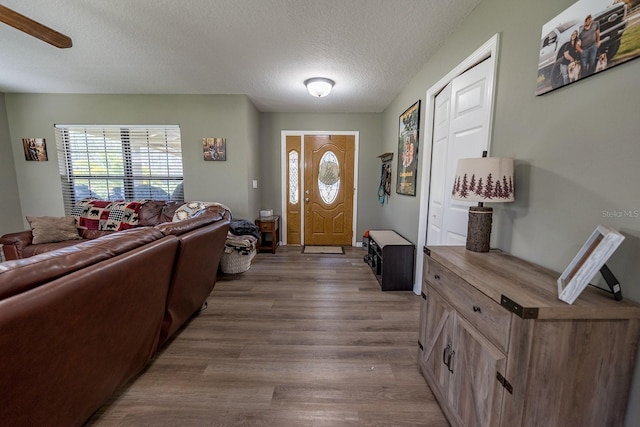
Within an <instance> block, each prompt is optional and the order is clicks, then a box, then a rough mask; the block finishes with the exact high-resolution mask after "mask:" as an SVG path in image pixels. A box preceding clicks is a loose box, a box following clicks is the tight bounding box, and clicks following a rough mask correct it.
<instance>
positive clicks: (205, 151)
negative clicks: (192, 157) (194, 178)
mask: <svg viewBox="0 0 640 427" xmlns="http://www.w3.org/2000/svg"><path fill="white" fill-rule="evenodd" d="M202 155H203V158H204V160H205V161H213V162H215V161H225V160H227V140H226V138H202Z"/></svg>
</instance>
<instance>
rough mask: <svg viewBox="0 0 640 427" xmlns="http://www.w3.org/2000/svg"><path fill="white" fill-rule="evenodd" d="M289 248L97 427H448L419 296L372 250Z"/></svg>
mask: <svg viewBox="0 0 640 427" xmlns="http://www.w3.org/2000/svg"><path fill="white" fill-rule="evenodd" d="M345 252H346V253H345V254H344V255H327V254H306V255H305V254H302V253H301V248H300V247H280V248H278V251H277V254H275V255H274V254H258V255H257V256H256V258H255V259H254V260H253V263H252V266H251V269H250V270H249V271H247V272H245V273H242V274H238V275H224V276H223V277H222V278H220V279H219V280H218V282H217V283H216V286H215V289H214V290H213V292H212V293H211V295H210V297H209V299H208V308H207V309H206V310H204V311H202V312H201V313H200V314H199V315H197V316H196V317H194V318H193V319H192V320H191V321H189V322H188V323H187V325H186V326H185V327H184V328H183V329H182V330H180V331H179V332H178V333H177V335H176V336H175V338H173V339H172V340H171V341H170V342H169V343H168V344H167V345H165V346H164V347H163V349H162V350H161V352H160V353H159V354H158V355H157V356H156V357H155V359H154V360H153V361H152V363H151V364H150V365H149V366H148V368H147V369H146V370H145V371H144V372H143V373H142V374H141V375H139V376H138V377H137V378H135V379H134V380H133V381H131V382H130V383H129V384H127V385H126V386H124V387H122V388H121V389H120V390H119V391H118V392H117V393H115V394H114V395H113V396H112V397H111V399H110V401H109V402H107V404H105V405H104V406H103V407H102V408H101V409H100V410H99V411H98V412H97V413H96V414H94V416H93V417H92V419H91V420H89V422H88V423H87V425H91V426H133V425H135V426H140V425H145V426H245V425H246V426H281V427H287V426H433V427H436V426H438V427H439V426H448V423H447V422H446V420H445V418H444V415H443V413H442V411H441V410H440V407H439V406H438V404H437V402H436V401H435V399H434V397H433V395H432V393H431V391H430V390H429V388H428V386H427V385H426V383H425V381H424V380H423V378H422V377H421V376H420V374H419V373H418V371H417V368H416V357H417V347H418V345H417V341H418V320H419V301H420V297H419V296H417V295H415V294H414V293H413V292H382V291H380V287H379V286H378V283H377V281H376V280H375V278H374V276H373V273H372V272H371V270H370V269H369V267H368V266H367V265H366V264H365V263H364V262H363V256H364V254H365V251H364V250H363V249H362V248H349V247H347V248H345Z"/></svg>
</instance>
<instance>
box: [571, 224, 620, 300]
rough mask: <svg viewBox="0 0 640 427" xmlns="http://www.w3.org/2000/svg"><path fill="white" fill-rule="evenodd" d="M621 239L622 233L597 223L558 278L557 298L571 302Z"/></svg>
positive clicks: (596, 272)
mask: <svg viewBox="0 0 640 427" xmlns="http://www.w3.org/2000/svg"><path fill="white" fill-rule="evenodd" d="M623 240H624V236H623V235H622V234H620V233H618V232H617V231H615V230H613V229H611V228H609V227H605V226H604V225H599V226H598V227H597V228H596V229H595V230H594V232H593V233H591V236H590V237H589V239H588V240H587V241H586V242H585V244H584V245H582V248H581V249H580V251H579V252H578V253H577V255H576V256H575V257H574V258H573V261H571V263H570V264H569V266H568V267H567V268H566V269H565V270H564V272H563V273H562V275H561V276H560V278H558V298H559V299H560V300H562V301H564V302H566V303H567V304H573V302H574V301H575V300H576V298H578V296H580V294H581V293H582V291H583V290H584V288H586V287H587V285H588V284H589V282H590V281H591V280H592V279H593V278H594V277H595V275H596V274H598V271H600V269H601V268H602V266H603V265H604V264H605V263H606V262H607V260H608V259H609V257H610V256H611V255H612V254H613V252H615V250H616V249H617V248H618V246H620V243H622V241H623Z"/></svg>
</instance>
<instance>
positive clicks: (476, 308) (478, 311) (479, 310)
mask: <svg viewBox="0 0 640 427" xmlns="http://www.w3.org/2000/svg"><path fill="white" fill-rule="evenodd" d="M473 311H474V312H475V313H481V312H482V309H480V306H478V305H474V306H473Z"/></svg>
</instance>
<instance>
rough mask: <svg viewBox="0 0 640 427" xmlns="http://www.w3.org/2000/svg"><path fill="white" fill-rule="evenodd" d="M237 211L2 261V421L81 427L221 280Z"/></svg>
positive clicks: (213, 209)
mask: <svg viewBox="0 0 640 427" xmlns="http://www.w3.org/2000/svg"><path fill="white" fill-rule="evenodd" d="M229 223H230V213H229V212H228V211H227V210H225V209H221V208H218V207H210V208H207V209H206V210H205V211H203V212H201V213H200V214H199V215H196V216H194V217H192V218H189V219H187V220H184V221H179V222H172V223H160V224H158V225H156V226H143V227H138V228H132V229H129V230H124V231H119V232H116V233H110V234H108V235H105V236H101V237H98V238H95V239H91V240H82V241H81V240H77V241H75V242H74V244H71V245H69V246H67V247H63V248H58V249H55V250H52V251H49V252H46V253H41V254H37V255H34V256H31V257H28V258H24V259H18V260H13V261H7V262H4V263H0V360H2V363H0V389H1V390H2V394H3V399H2V405H0V425H7V426H9V425H11V426H14V425H68V426H72V425H81V424H83V423H84V422H85V421H86V420H87V419H88V418H89V417H90V416H91V415H92V414H93V412H95V411H96V410H97V409H98V408H99V407H100V406H101V405H102V404H103V403H104V402H105V401H106V399H107V398H108V397H109V396H110V395H111V394H112V393H113V392H114V391H115V390H116V389H117V388H118V387H119V386H121V385H122V384H124V383H126V382H127V381H129V380H130V379H131V378H132V377H134V376H135V375H136V374H137V373H139V372H140V371H141V370H142V369H143V368H144V367H145V366H146V364H147V363H149V361H150V360H151V359H152V357H153V355H154V354H155V352H156V351H157V350H158V348H159V346H161V345H162V344H163V343H166V342H167V340H169V339H170V338H171V336H172V335H173V334H174V333H175V332H176V331H177V330H178V329H179V328H180V327H181V326H182V325H183V324H184V323H185V322H186V321H187V320H188V319H189V318H190V317H191V316H192V315H193V314H194V313H195V312H197V311H198V309H199V308H200V307H201V306H202V304H203V303H204V302H205V301H206V298H207V297H208V295H209V294H210V292H211V290H212V289H213V287H214V284H215V279H216V272H217V269H218V265H219V262H220V258H221V256H222V252H223V250H224V244H225V240H226V236H227V231H228V228H229Z"/></svg>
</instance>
